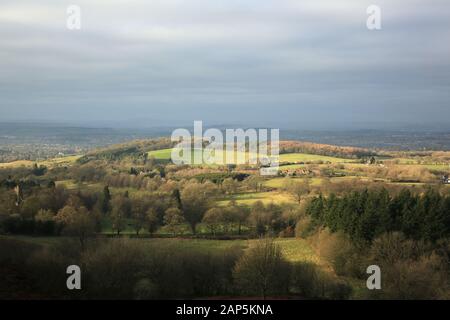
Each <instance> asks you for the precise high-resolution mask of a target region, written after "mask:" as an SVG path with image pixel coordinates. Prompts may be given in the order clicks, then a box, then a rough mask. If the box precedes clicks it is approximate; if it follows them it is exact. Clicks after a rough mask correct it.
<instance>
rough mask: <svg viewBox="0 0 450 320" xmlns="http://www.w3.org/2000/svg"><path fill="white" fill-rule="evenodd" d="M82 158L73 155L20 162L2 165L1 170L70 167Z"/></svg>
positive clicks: (0, 165)
mask: <svg viewBox="0 0 450 320" xmlns="http://www.w3.org/2000/svg"><path fill="white" fill-rule="evenodd" d="M80 157H81V156H80V155H72V156H66V157H60V158H54V159H48V160H43V161H30V160H18V161H13V162H6V163H0V168H20V167H32V166H34V165H35V164H37V165H38V166H45V167H51V168H53V167H58V166H68V165H72V164H74V163H75V161H77V160H78V159H79V158H80Z"/></svg>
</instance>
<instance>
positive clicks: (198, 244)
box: [0, 236, 323, 264]
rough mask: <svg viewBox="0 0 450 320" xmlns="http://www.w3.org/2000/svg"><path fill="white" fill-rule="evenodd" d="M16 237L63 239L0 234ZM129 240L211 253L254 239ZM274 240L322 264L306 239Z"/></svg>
mask: <svg viewBox="0 0 450 320" xmlns="http://www.w3.org/2000/svg"><path fill="white" fill-rule="evenodd" d="M2 238H5V239H17V240H20V241H24V242H28V243H35V244H38V245H42V246H54V245H56V244H57V243H59V242H61V241H63V240H64V239H66V238H64V237H31V236H0V240H1V239H2ZM130 241H139V242H140V243H142V244H143V245H148V246H156V247H158V248H164V247H177V248H182V249H184V250H186V251H194V250H200V251H206V252H211V253H219V254H220V253H221V251H223V250H226V249H229V248H232V247H240V248H242V249H247V248H249V247H251V246H252V245H253V244H254V243H255V242H256V241H258V240H255V239H251V240H209V239H183V238H141V239H136V238H131V239H130ZM275 242H276V243H277V244H278V245H280V247H281V249H282V250H283V253H284V254H285V257H286V259H288V260H289V261H291V262H300V261H308V262H314V263H317V264H323V261H321V260H320V258H319V257H318V256H317V255H316V254H315V253H314V251H313V250H312V248H311V247H310V245H309V244H308V243H307V241H306V240H303V239H294V238H279V239H275Z"/></svg>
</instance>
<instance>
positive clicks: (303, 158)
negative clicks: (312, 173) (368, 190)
mask: <svg viewBox="0 0 450 320" xmlns="http://www.w3.org/2000/svg"><path fill="white" fill-rule="evenodd" d="M320 161H322V162H330V163H344V162H353V161H354V160H351V159H344V158H336V157H328V156H321V155H316V154H307V153H285V154H281V155H280V162H320Z"/></svg>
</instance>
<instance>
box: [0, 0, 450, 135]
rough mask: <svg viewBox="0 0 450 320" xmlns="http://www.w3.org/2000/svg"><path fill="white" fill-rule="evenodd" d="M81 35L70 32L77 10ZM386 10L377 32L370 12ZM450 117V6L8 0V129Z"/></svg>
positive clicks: (357, 1) (4, 47)
mask: <svg viewBox="0 0 450 320" xmlns="http://www.w3.org/2000/svg"><path fill="white" fill-rule="evenodd" d="M72 4H74V5H78V6H79V7H80V8H81V29H80V30H69V29H68V28H67V27H66V21H67V18H68V14H67V12H66V10H67V7H68V6H69V5H72ZM371 4H376V5H378V6H379V7H380V9H381V27H382V29H381V30H368V29H367V27H366V20H367V18H368V14H367V12H366V9H367V7H368V6H369V5H371ZM449 119H450V10H449V8H448V0H428V1H423V0H389V1H388V0H369V1H366V0H348V1H335V0H239V1H238V0H102V1H101V0H68V1H67V0H40V1H35V0H1V1H0V122H7V121H43V122H64V123H76V124H88V125H106V126H110V127H114V126H120V127H152V126H165V125H167V126H172V125H182V124H186V123H192V121H194V120H203V121H204V123H206V124H207V125H215V124H217V125H219V124H240V125H242V126H248V127H250V126H270V127H283V126H286V127H292V128H298V129H313V128H321V129H323V128H334V127H341V128H351V127H358V126H366V125H371V126H374V127H377V126H379V127H383V126H388V125H396V124H397V123H401V124H404V125H406V126H408V125H409V126H415V125H428V124H429V125H434V124H438V123H439V124H442V123H444V124H445V123H446V122H447V123H448V120H449Z"/></svg>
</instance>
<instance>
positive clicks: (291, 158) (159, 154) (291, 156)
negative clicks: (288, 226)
mask: <svg viewBox="0 0 450 320" xmlns="http://www.w3.org/2000/svg"><path fill="white" fill-rule="evenodd" d="M200 152H201V150H199V149H194V150H193V152H192V157H194V155H196V154H198V153H200ZM171 153H172V149H161V150H154V151H150V152H148V156H149V157H154V158H155V159H156V160H170V159H171ZM215 155H216V156H217V158H219V159H223V163H226V151H218V153H217V154H215ZM204 156H206V154H204ZM238 156H243V157H245V159H246V161H249V160H250V159H256V158H257V157H258V154H257V153H249V152H245V154H243V153H242V152H236V153H235V159H234V162H233V163H236V162H237V159H236V157H238ZM352 161H353V160H351V159H344V158H337V157H328V156H321V155H314V154H306V153H287V154H281V155H280V162H323V163H348V162H352ZM297 166H299V165H291V166H283V167H282V168H283V169H295V168H297Z"/></svg>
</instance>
